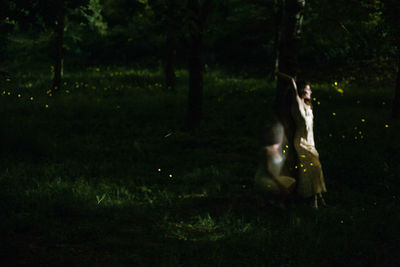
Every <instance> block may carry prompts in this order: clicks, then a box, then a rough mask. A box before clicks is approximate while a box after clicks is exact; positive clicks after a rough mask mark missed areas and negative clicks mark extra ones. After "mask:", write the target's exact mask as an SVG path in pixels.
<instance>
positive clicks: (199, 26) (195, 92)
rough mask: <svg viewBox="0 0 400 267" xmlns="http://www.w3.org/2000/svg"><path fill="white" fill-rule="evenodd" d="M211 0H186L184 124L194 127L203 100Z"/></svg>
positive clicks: (199, 117)
mask: <svg viewBox="0 0 400 267" xmlns="http://www.w3.org/2000/svg"><path fill="white" fill-rule="evenodd" d="M212 2H213V1H212V0H204V1H201V0H187V17H186V25H187V26H188V29H187V39H186V44H187V48H188V49H187V50H188V55H187V57H188V69H189V93H188V111H187V112H188V113H187V117H186V123H185V126H186V128H187V129H194V128H196V127H197V126H198V125H199V124H200V121H201V119H202V102H203V74H204V66H203V49H204V44H203V41H204V40H203V37H204V31H205V22H206V19H207V16H208V15H209V13H210V11H211V4H212Z"/></svg>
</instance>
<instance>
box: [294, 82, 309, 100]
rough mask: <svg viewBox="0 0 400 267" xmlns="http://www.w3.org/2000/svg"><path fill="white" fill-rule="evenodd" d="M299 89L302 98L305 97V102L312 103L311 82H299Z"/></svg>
mask: <svg viewBox="0 0 400 267" xmlns="http://www.w3.org/2000/svg"><path fill="white" fill-rule="evenodd" d="M297 91H298V93H299V96H300V98H301V99H304V103H306V104H307V105H311V94H312V91H311V88H310V84H309V83H308V82H306V81H299V82H297Z"/></svg>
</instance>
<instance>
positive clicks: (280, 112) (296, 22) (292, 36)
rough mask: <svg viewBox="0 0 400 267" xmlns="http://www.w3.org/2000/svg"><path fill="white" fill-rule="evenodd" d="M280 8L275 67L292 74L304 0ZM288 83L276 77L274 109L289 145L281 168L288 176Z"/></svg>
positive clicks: (291, 162) (292, 156)
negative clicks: (279, 28)
mask: <svg viewBox="0 0 400 267" xmlns="http://www.w3.org/2000/svg"><path fill="white" fill-rule="evenodd" d="M284 8H285V9H284V18H283V25H282V40H281V42H280V49H279V57H278V60H279V71H280V72H283V73H286V74H288V75H290V76H292V77H295V75H296V72H297V67H298V57H299V53H300V42H301V29H302V21H303V13H304V8H305V0H286V1H285V4H284ZM289 86H290V84H289V83H288V81H286V80H284V79H282V78H278V82H277V92H276V100H275V112H276V115H277V117H278V119H279V120H280V121H281V122H282V124H283V126H284V127H285V135H286V138H287V141H288V145H289V152H288V153H287V160H286V162H285V165H286V166H285V169H286V170H288V171H289V174H290V175H291V176H294V177H296V176H297V174H296V170H295V168H294V166H295V165H296V162H297V156H296V152H295V150H294V146H293V138H294V132H295V124H294V120H293V118H292V116H291V113H290V109H291V105H292V97H291V93H292V92H290V91H289Z"/></svg>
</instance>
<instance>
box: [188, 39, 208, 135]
mask: <svg viewBox="0 0 400 267" xmlns="http://www.w3.org/2000/svg"><path fill="white" fill-rule="evenodd" d="M202 39H203V37H202V35H201V34H199V35H198V36H197V37H195V38H193V40H192V42H191V47H190V55H189V94H188V116H187V121H186V126H187V128H188V129H194V128H196V127H197V126H198V125H199V124H200V121H201V119H202V104H203V74H204V73H203V62H202V54H203V40H202Z"/></svg>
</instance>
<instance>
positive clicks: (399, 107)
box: [392, 45, 400, 119]
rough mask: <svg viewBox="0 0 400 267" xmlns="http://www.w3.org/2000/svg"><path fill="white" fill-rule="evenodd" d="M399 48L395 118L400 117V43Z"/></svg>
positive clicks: (394, 107) (394, 104) (394, 106)
mask: <svg viewBox="0 0 400 267" xmlns="http://www.w3.org/2000/svg"><path fill="white" fill-rule="evenodd" d="M397 50H398V53H399V62H398V69H397V79H396V88H395V95H394V101H393V108H392V117H393V119H400V45H399V46H398V49H397Z"/></svg>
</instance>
